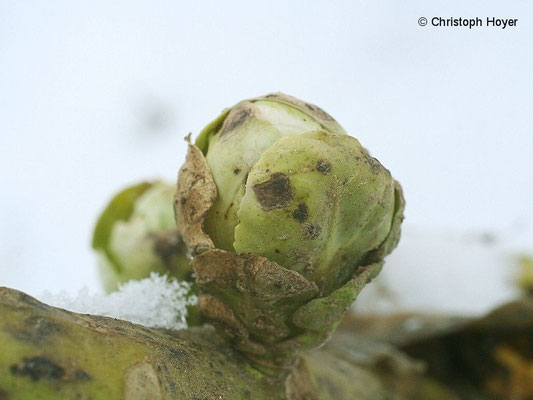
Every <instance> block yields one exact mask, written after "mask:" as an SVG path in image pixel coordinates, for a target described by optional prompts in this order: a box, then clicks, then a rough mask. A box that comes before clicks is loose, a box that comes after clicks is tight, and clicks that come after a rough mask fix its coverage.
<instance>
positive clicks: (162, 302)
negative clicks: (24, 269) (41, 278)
mask: <svg viewBox="0 0 533 400" xmlns="http://www.w3.org/2000/svg"><path fill="white" fill-rule="evenodd" d="M40 300H41V301H43V302H44V303H47V304H49V305H51V306H54V307H60V308H64V309H66V310H69V311H74V312H77V313H84V314H98V315H104V316H107V317H113V318H118V319H123V320H126V321H130V322H133V323H136V324H141V325H144V326H148V327H155V328H169V329H185V328H187V321H186V317H187V306H190V305H195V304H196V303H197V298H196V296H195V295H194V294H192V293H191V285H190V284H189V283H188V282H178V281H177V280H175V279H173V278H169V277H167V276H161V275H158V274H156V273H152V274H151V275H150V277H149V278H146V279H142V280H138V281H136V280H131V281H128V282H126V283H124V284H123V285H121V286H120V287H119V290H118V291H117V292H113V293H110V294H107V295H103V294H91V293H89V289H87V288H86V287H85V288H83V289H81V290H80V291H79V292H78V294H77V295H76V296H73V295H71V294H69V293H67V292H65V291H62V292H60V293H58V294H52V293H49V292H45V293H44V294H43V295H42V296H40Z"/></svg>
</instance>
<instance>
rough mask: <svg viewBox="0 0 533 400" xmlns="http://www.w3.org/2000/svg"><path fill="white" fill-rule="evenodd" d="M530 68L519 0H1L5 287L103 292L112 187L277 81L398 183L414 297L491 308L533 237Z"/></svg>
mask: <svg viewBox="0 0 533 400" xmlns="http://www.w3.org/2000/svg"><path fill="white" fill-rule="evenodd" d="M421 16H426V17H428V18H429V19H430V18H431V17H433V16H442V17H445V18H446V17H450V16H454V17H460V16H463V17H476V16H479V17H481V18H482V19H483V20H485V18H486V17H487V16H490V17H492V16H494V17H498V18H518V26H517V27H512V28H511V27H509V28H507V29H505V30H502V29H500V28H487V27H480V28H475V29H472V30H468V28H460V27H453V28H452V27H450V28H444V27H443V28H436V27H431V26H426V27H420V26H419V25H418V23H417V21H418V18H419V17H421ZM532 77H533V3H532V2H530V1H526V0H524V1H505V2H502V1H470V2H465V1H433V2H428V1H410V2H398V1H393V0H390V1H368V2H357V1H310V0H308V1H293V2H288V1H268V2H266V1H264V2H246V1H224V2H221V1H194V2H193V1H189V2H185V1H150V2H148V1H145V2H140V1H90V2H72V1H51V0H49V1H23V2H22V1H16V0H13V1H6V0H1V1H0V183H1V187H2V189H1V195H0V285H5V286H9V287H14V288H17V289H20V290H23V291H26V292H28V293H30V294H32V295H38V294H39V293H41V292H42V291H44V290H50V291H59V290H61V289H66V290H68V291H76V290H78V289H79V288H81V287H82V286H84V285H85V286H88V287H89V288H90V289H92V290H97V289H98V287H99V284H98V277H97V274H96V266H95V258H94V257H93V254H92V252H91V250H90V247H89V242H90V236H91V231H92V228H93V226H94V222H95V218H96V216H97V215H98V213H99V212H100V211H101V209H102V208H103V207H104V205H105V203H106V201H107V200H108V199H109V198H110V196H111V195H112V194H113V193H115V192H116V191H117V190H119V189H120V188H122V187H124V186H125V185H127V184H130V183H134V182H137V181H139V180H142V179H145V178H154V177H163V178H168V179H170V180H175V178H176V174H177V170H178V168H179V166H180V165H181V163H182V161H183V159H184V154H185V144H184V142H183V140H182V138H183V137H184V136H185V135H186V134H188V133H189V132H193V134H196V133H198V132H199V130H200V129H201V128H202V127H203V126H204V125H205V124H207V123H208V122H210V121H211V120H212V119H213V118H214V117H216V116H217V114H218V113H219V112H220V111H221V110H222V109H223V108H224V107H227V106H230V105H232V104H234V103H236V102H237V101H239V100H241V99H243V98H247V97H252V96H255V95H260V94H266V93H268V92H272V91H283V92H285V93H287V94H291V95H294V96H297V97H300V98H302V99H304V100H307V101H309V102H312V103H315V104H318V105H319V106H321V107H322V108H324V109H325V110H327V111H328V112H329V113H330V114H331V115H333V116H334V117H335V118H336V119H337V120H338V121H339V122H340V123H341V124H342V125H343V126H344V127H345V129H346V130H347V131H348V132H349V133H350V134H352V135H353V136H356V137H357V138H358V139H359V140H360V141H361V142H362V143H363V144H364V145H365V146H366V147H368V148H369V149H370V151H371V152H372V153H373V155H374V156H375V157H377V158H378V159H379V160H380V161H381V162H382V163H383V164H384V165H385V166H386V167H387V168H389V169H390V170H391V171H392V173H393V175H394V176H395V177H396V178H397V179H398V180H399V181H400V182H401V183H402V185H403V187H404V191H405V196H406V199H407V211H406V221H405V226H406V232H407V235H406V239H405V241H404V242H403V243H402V244H401V245H400V248H399V249H398V252H397V255H395V256H393V257H392V258H391V262H390V263H389V264H390V265H388V267H387V268H389V269H391V270H392V269H393V268H394V271H393V273H392V275H391V276H390V277H389V283H390V284H391V285H392V286H395V285H400V286H396V289H397V290H398V291H400V292H402V290H403V289H402V287H401V282H402V279H403V281H404V284H405V285H407V286H405V288H406V290H405V291H406V292H409V293H410V296H411V297H409V299H408V301H407V300H406V301H405V304H406V307H413V308H417V307H423V306H424V305H429V306H430V307H433V308H443V309H445V310H451V311H462V310H466V311H483V310H485V308H487V307H488V306H489V305H492V304H493V303H497V302H498V301H500V300H501V299H503V298H506V297H508V296H510V294H509V293H510V292H509V290H508V288H509V285H510V283H509V282H510V281H509V279H511V278H509V276H510V275H509V271H507V270H505V268H507V266H508V265H507V263H506V262H502V263H501V264H500V263H499V262H497V263H493V266H492V267H491V269H487V268H489V267H487V266H486V265H485V262H486V261H487V259H490V260H493V259H495V257H492V256H491V255H490V254H497V255H498V257H500V256H502V257H503V256H505V257H507V258H506V259H507V260H510V259H511V258H512V254H514V252H516V251H520V250H523V251H530V252H533V166H532V159H533V130H532V126H533V112H532V105H533V78H532ZM409 232H411V233H409ZM413 232H414V233H413ZM450 232H452V235H453V233H454V232H457V233H458V235H456V236H454V238H453V240H452V242H453V241H457V238H458V237H460V238H463V237H464V236H462V235H463V234H464V233H465V232H466V233H467V234H468V232H474V233H473V234H474V235H476V234H477V233H480V234H481V233H484V232H488V233H491V234H492V235H495V238H496V239H497V240H496V242H495V243H496V244H495V246H497V247H496V250H494V247H492V248H491V250H490V252H483V251H482V250H479V249H482V247H480V245H479V244H476V245H473V246H469V245H468V243H470V242H468V241H466V242H462V243H463V244H460V245H458V246H459V247H458V246H457V245H456V244H453V245H449V242H447V240H446V239H442V238H443V237H450V236H449V235H450ZM447 235H448V236H447ZM454 243H455V242H454ZM464 243H466V245H465V244H464ZM448 246H451V247H448ZM479 251H481V253H482V255H479V254H478V253H479ZM481 253H480V254H481ZM394 257H395V258H394ZM505 257H504V258H505ZM509 257H511V258H509ZM457 260H460V262H457ZM489 264H490V262H489ZM402 268H403V269H402ZM454 268H455V269H454ZM458 268H459V269H458ZM461 268H465V269H468V272H469V275H468V276H469V278H468V280H465V278H464V276H463V275H462V274H461V271H462V270H461ZM476 268H477V269H476ZM448 269H449V270H450V271H454V272H453V273H447V270H448ZM403 271H406V272H403ZM428 271H433V272H428ZM495 271H496V273H495ZM419 272H421V274H419V275H414V276H416V278H412V277H411V275H409V274H418V273H419ZM394 274H396V278H397V279H396V278H395V277H394V276H395V275H394ZM422 277H425V278H424V279H426V280H423V279H422ZM502 277H503V278H505V279H504V280H505V283H498V284H495V280H498V279H500V280H502ZM383 279H385V280H386V279H387V276H384V278H383ZM390 280H393V281H394V282H390ZM396 281H397V282H398V283H396ZM418 281H420V282H418ZM473 281H475V282H473ZM413 282H414V283H416V284H413ZM502 282H503V280H502ZM469 285H475V286H476V288H478V289H479V290H480V293H477V292H476V291H471V290H470V291H469V290H468V287H469ZM502 287H505V288H507V289H502ZM449 288H463V289H461V293H463V297H461V296H459V295H457V296H455V297H456V298H454V302H453V305H452V304H451V303H450V304H447V303H445V302H443V301H442V298H444V297H442V298H441V297H438V295H436V294H435V293H437V292H439V290H444V289H446V290H447V289H449ZM407 289H408V290H407ZM413 291H414V292H413ZM472 292H474V294H472ZM481 292H482V293H481ZM446 293H448V294H449V291H446ZM476 293H477V294H476ZM432 296H433V297H432ZM443 296H444V295H443ZM468 296H478V297H475V298H473V297H468ZM476 299H478V303H476ZM480 299H482V300H480ZM472 303H474V304H472ZM489 303H490V304H489ZM479 304H481V305H479ZM476 307H477V308H476Z"/></svg>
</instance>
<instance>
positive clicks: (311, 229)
mask: <svg viewBox="0 0 533 400" xmlns="http://www.w3.org/2000/svg"><path fill="white" fill-rule="evenodd" d="M302 232H303V234H304V236H305V237H306V238H308V239H316V238H317V237H319V236H320V234H321V233H322V228H321V227H320V225H314V224H303V225H302Z"/></svg>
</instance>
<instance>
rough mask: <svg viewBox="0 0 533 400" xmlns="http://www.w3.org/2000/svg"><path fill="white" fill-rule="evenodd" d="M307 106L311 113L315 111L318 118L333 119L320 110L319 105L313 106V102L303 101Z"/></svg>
mask: <svg viewBox="0 0 533 400" xmlns="http://www.w3.org/2000/svg"><path fill="white" fill-rule="evenodd" d="M305 105H306V106H307V108H309V109H310V110H311V111H312V112H313V113H315V114H316V115H317V116H319V117H320V118H323V119H325V120H328V121H335V120H334V119H333V117H332V116H331V115H329V114H328V113H327V112H325V111H324V110H322V109H321V108H320V107H318V106H315V105H314V104H309V103H305Z"/></svg>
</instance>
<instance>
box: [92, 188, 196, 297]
mask: <svg viewBox="0 0 533 400" xmlns="http://www.w3.org/2000/svg"><path fill="white" fill-rule="evenodd" d="M175 188H176V187H175V185H172V184H168V183H164V182H160V181H157V182H144V183H140V184H137V185H134V186H130V187H128V188H126V189H124V190H122V191H121V192H120V193H118V194H117V195H115V196H114V197H113V199H112V200H111V201H110V202H109V204H108V205H107V207H106V209H105V210H104V212H103V213H102V215H101V216H100V218H99V219H98V222H97V225H96V227H95V230H94V234H93V242H92V245H93V248H94V249H95V250H96V251H97V253H98V264H99V269H100V276H101V279H102V283H103V286H104V289H105V290H106V292H111V291H114V290H116V289H117V288H118V285H119V284H120V283H123V282H126V281H128V280H131V279H143V278H147V277H148V276H150V273H151V272H157V273H159V274H168V275H170V276H173V277H176V278H177V279H179V280H186V279H190V275H191V272H192V271H191V269H190V267H189V260H188V259H187V257H186V248H185V246H184V244H183V243H182V241H181V238H180V236H179V234H178V232H177V229H176V222H175V219H174V210H173V207H172V204H173V198H174V191H175Z"/></svg>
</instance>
